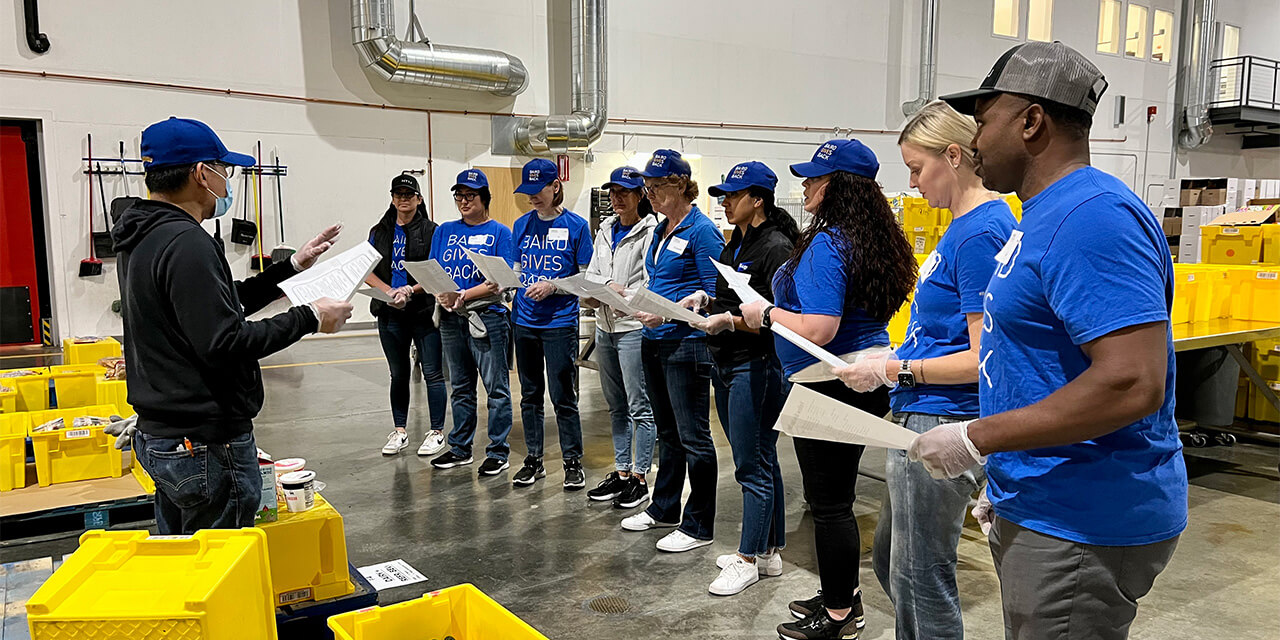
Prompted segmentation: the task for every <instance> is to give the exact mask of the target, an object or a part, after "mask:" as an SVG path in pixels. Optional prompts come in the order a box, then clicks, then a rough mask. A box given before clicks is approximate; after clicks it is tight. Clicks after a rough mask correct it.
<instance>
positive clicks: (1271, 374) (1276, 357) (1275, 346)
mask: <svg viewBox="0 0 1280 640" xmlns="http://www.w3.org/2000/svg"><path fill="white" fill-rule="evenodd" d="M1253 368H1254V369H1257V370H1258V375H1261V376H1262V379H1263V380H1270V381H1273V382H1274V381H1277V380H1280V340H1274V339H1273V340H1268V341H1266V342H1263V341H1259V342H1255V343H1253Z"/></svg>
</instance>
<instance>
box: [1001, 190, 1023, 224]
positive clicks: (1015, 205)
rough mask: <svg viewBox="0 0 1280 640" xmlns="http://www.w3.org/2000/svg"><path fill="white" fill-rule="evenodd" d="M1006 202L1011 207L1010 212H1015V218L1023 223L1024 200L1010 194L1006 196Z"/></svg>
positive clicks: (1014, 194)
mask: <svg viewBox="0 0 1280 640" xmlns="http://www.w3.org/2000/svg"><path fill="white" fill-rule="evenodd" d="M1004 201H1005V203H1007V204H1008V205H1009V210H1010V211H1012V212H1013V218H1014V219H1015V220H1017V221H1018V222H1022V200H1020V199H1019V198H1018V194H1016V193H1010V194H1008V195H1005V196H1004Z"/></svg>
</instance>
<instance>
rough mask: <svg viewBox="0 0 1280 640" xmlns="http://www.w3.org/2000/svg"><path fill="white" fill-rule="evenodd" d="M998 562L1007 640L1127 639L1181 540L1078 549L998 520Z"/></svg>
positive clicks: (994, 548) (994, 546)
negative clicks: (1143, 601)
mask: <svg viewBox="0 0 1280 640" xmlns="http://www.w3.org/2000/svg"><path fill="white" fill-rule="evenodd" d="M990 543H991V557H992V558H993V559H994V560H995V565H996V574H997V575H998V576H999V577H1000V599H1001V601H1002V603H1003V605H1004V637H1005V638H1006V640H1085V639H1088V640H1125V638H1128V637H1129V625H1130V624H1132V623H1133V617H1134V616H1135V615H1136V614H1137V613H1138V598H1141V597H1142V596H1145V595H1147V592H1148V591H1150V590H1151V585H1152V583H1154V582H1155V579H1156V576H1158V575H1160V572H1161V571H1163V570H1164V568H1165V565H1167V564H1168V563H1169V558H1170V557H1172V556H1173V550H1174V549H1175V548H1176V547H1177V546H1178V538H1177V537H1174V538H1171V539H1169V540H1165V541H1163V542H1155V543H1152V544H1147V545H1141V546H1136V547H1101V546H1095V545H1088V544H1081V543H1078V542H1071V541H1069V540H1063V539H1061V538H1055V537H1053V536H1049V535H1045V534H1043V533H1039V532H1036V531H1032V530H1030V529H1025V528H1023V527H1020V526H1018V525H1016V524H1014V523H1012V522H1010V521H1008V520H1005V519H1004V518H999V517H997V518H996V519H995V523H994V525H993V526H992V528H991V538H990Z"/></svg>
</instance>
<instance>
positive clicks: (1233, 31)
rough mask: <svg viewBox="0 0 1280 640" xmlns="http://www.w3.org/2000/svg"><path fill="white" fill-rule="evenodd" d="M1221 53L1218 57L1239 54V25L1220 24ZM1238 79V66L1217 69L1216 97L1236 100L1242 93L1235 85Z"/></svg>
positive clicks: (1231, 56)
mask: <svg viewBox="0 0 1280 640" xmlns="http://www.w3.org/2000/svg"><path fill="white" fill-rule="evenodd" d="M1220 41H1221V42H1222V53H1221V55H1219V56H1218V57H1219V58H1220V59H1223V60H1225V59H1227V58H1234V57H1236V56H1238V55H1240V27H1233V26H1231V25H1229V24H1224V25H1222V37H1221V38H1220ZM1239 79H1240V67H1223V68H1221V69H1219V70H1218V99H1219V100H1236V99H1239V98H1240V97H1241V96H1240V95H1239V94H1240V93H1242V92H1241V91H1240V88H1239V87H1238V86H1237V84H1236V83H1237V82H1238V81H1239Z"/></svg>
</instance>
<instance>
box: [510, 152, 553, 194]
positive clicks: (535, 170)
mask: <svg viewBox="0 0 1280 640" xmlns="http://www.w3.org/2000/svg"><path fill="white" fill-rule="evenodd" d="M521 176H522V177H521V180H520V186H518V187H516V193H523V194H525V195H527V196H531V195H533V194H535V193H537V192H539V191H542V190H543V189H546V188H547V185H549V184H551V183H552V182H555V181H556V180H558V179H559V178H560V169H559V168H557V167H556V163H554V162H552V161H550V160H547V159H546V158H534V159H533V160H530V161H529V162H527V163H525V165H524V170H523V171H521Z"/></svg>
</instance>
